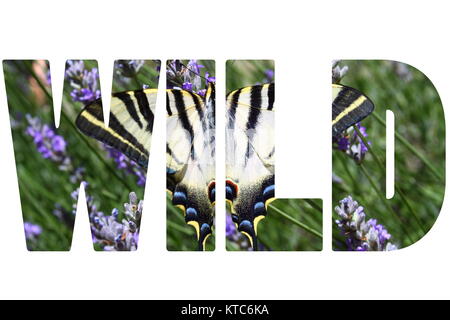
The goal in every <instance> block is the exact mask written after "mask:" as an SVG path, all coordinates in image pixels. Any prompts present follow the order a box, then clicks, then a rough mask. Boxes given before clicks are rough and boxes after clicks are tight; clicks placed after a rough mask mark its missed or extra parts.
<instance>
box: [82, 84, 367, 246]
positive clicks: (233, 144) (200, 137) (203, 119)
mask: <svg viewBox="0 0 450 320" xmlns="http://www.w3.org/2000/svg"><path fill="white" fill-rule="evenodd" d="M332 88H333V106H332V108H333V124H332V127H333V136H336V135H338V134H339V133H340V132H342V131H343V130H345V129H346V128H348V127H350V126H351V125H353V124H355V123H356V122H359V121H361V120H362V119H363V118H365V117H366V116H367V115H368V114H370V113H371V112H372V110H373V103H372V102H371V101H370V100H369V99H368V98H367V97H365V96H364V95H363V94H361V93H360V92H359V91H357V90H356V89H352V88H350V87H345V86H342V85H336V84H333V86H332ZM156 96H157V89H143V90H135V91H128V92H121V93H115V94H113V95H112V100H111V111H110V122H109V126H108V127H106V126H105V125H104V121H103V111H102V105H101V100H97V101H94V102H93V103H91V104H89V105H87V106H86V107H85V108H84V109H83V110H82V111H81V113H80V114H79V115H78V117H77V119H76V125H77V127H78V128H79V130H80V131H81V132H83V133H84V134H86V135H88V136H90V137H93V138H95V139H97V140H99V141H101V142H103V143H105V144H107V145H108V146H111V147H113V148H115V149H118V150H120V151H121V152H122V153H124V154H125V155H126V156H128V157H129V158H130V159H132V160H134V161H135V162H136V163H138V164H139V165H140V166H142V167H144V168H147V167H148V158H149V150H150V144H151V136H152V129H153V121H154V111H155V106H156ZM274 101H275V84H273V83H270V84H262V85H255V86H249V87H244V88H240V89H238V90H234V91H232V92H230V93H229V94H228V95H227V98H226V187H225V191H226V200H227V201H228V202H229V203H230V208H231V213H232V219H233V222H234V223H235V224H236V227H237V229H238V230H239V231H240V232H242V233H243V234H244V235H245V236H247V238H248V239H249V242H250V244H251V246H252V247H253V249H254V250H258V238H257V234H258V233H257V229H258V224H259V222H260V221H261V220H262V219H263V218H265V217H266V215H267V207H268V205H269V204H270V202H272V201H273V200H274V199H275V173H274V155H275V144H274ZM215 105H216V103H215V87H214V84H213V83H209V85H208V88H207V90H206V94H205V96H204V97H203V96H200V95H198V94H196V93H194V92H191V91H188V90H179V89H168V90H166V111H167V144H166V159H167V161H166V170H167V190H168V191H169V193H170V194H171V196H172V203H173V204H174V205H175V206H177V207H179V208H180V209H182V211H183V212H184V216H185V221H186V223H187V224H189V225H191V226H193V227H194V228H195V230H196V235H197V241H198V249H199V250H204V248H205V243H206V241H207V239H208V237H209V236H210V235H211V234H212V229H213V225H214V206H215V191H216V189H215Z"/></svg>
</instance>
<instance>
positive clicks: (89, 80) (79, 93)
mask: <svg viewBox="0 0 450 320" xmlns="http://www.w3.org/2000/svg"><path fill="white" fill-rule="evenodd" d="M65 76H66V79H67V80H68V81H69V82H70V86H71V87H72V88H73V90H72V92H71V93H70V96H71V97H72V100H73V101H75V102H83V103H87V102H89V101H93V100H96V99H99V98H100V96H101V93H100V89H99V86H98V69H97V68H92V69H91V70H87V69H86V68H85V65H84V62H83V60H68V61H67V66H66V74H65Z"/></svg>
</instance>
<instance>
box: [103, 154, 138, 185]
mask: <svg viewBox="0 0 450 320" xmlns="http://www.w3.org/2000/svg"><path fill="white" fill-rule="evenodd" d="M104 147H105V149H106V151H107V152H108V156H109V157H110V158H112V159H113V160H114V162H115V163H116V165H117V168H118V169H120V170H124V171H125V172H126V173H128V174H133V175H135V176H136V177H137V182H136V183H137V185H138V186H141V187H142V186H145V182H146V180H147V175H146V171H145V170H144V169H143V168H142V167H141V166H139V165H138V164H137V163H136V162H134V161H133V160H130V159H129V158H128V157H127V156H125V155H124V154H123V153H122V152H120V151H118V150H116V149H114V148H111V147H108V146H106V145H104Z"/></svg>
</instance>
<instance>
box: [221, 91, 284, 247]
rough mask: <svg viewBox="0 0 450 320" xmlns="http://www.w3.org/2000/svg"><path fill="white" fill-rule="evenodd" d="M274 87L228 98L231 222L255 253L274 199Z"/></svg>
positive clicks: (236, 92)
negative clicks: (263, 221) (244, 236)
mask: <svg viewBox="0 0 450 320" xmlns="http://www.w3.org/2000/svg"><path fill="white" fill-rule="evenodd" d="M274 100H275V85H274V84H273V83H272V84H263V85H257V86H252V87H245V88H241V89H238V90H236V91H233V92H231V93H229V94H228V95H227V112H226V113H227V122H226V175H227V177H226V197H227V200H228V201H229V202H230V204H231V210H232V217H233V221H234V222H235V223H236V225H237V228H238V230H239V231H241V232H242V233H244V234H245V235H246V236H247V237H248V238H249V240H250V243H251V244H252V247H253V248H254V249H255V250H257V249H258V244H257V227H258V223H259V221H260V220H261V219H263V218H264V217H265V216H266V213H267V206H268V204H269V203H270V202H271V201H272V200H274V197H275V174H274V156H275V144H274V120H275V119H274Z"/></svg>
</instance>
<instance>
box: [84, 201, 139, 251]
mask: <svg viewBox="0 0 450 320" xmlns="http://www.w3.org/2000/svg"><path fill="white" fill-rule="evenodd" d="M129 199H130V202H129V203H125V204H124V209H125V213H124V215H125V219H123V220H122V221H119V220H118V217H119V210H118V209H117V208H114V209H113V210H112V212H111V215H105V214H103V212H99V211H97V208H96V207H93V206H92V202H93V200H92V198H91V200H90V202H89V203H88V207H89V204H90V205H91V207H90V211H89V212H90V214H89V217H90V221H91V230H92V235H93V236H92V238H93V240H94V243H98V244H100V246H101V247H102V249H103V250H104V251H134V250H136V249H137V244H138V240H139V226H140V221H141V216H142V210H143V201H142V200H141V201H138V199H137V196H136V194H135V193H134V192H130V194H129Z"/></svg>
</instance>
